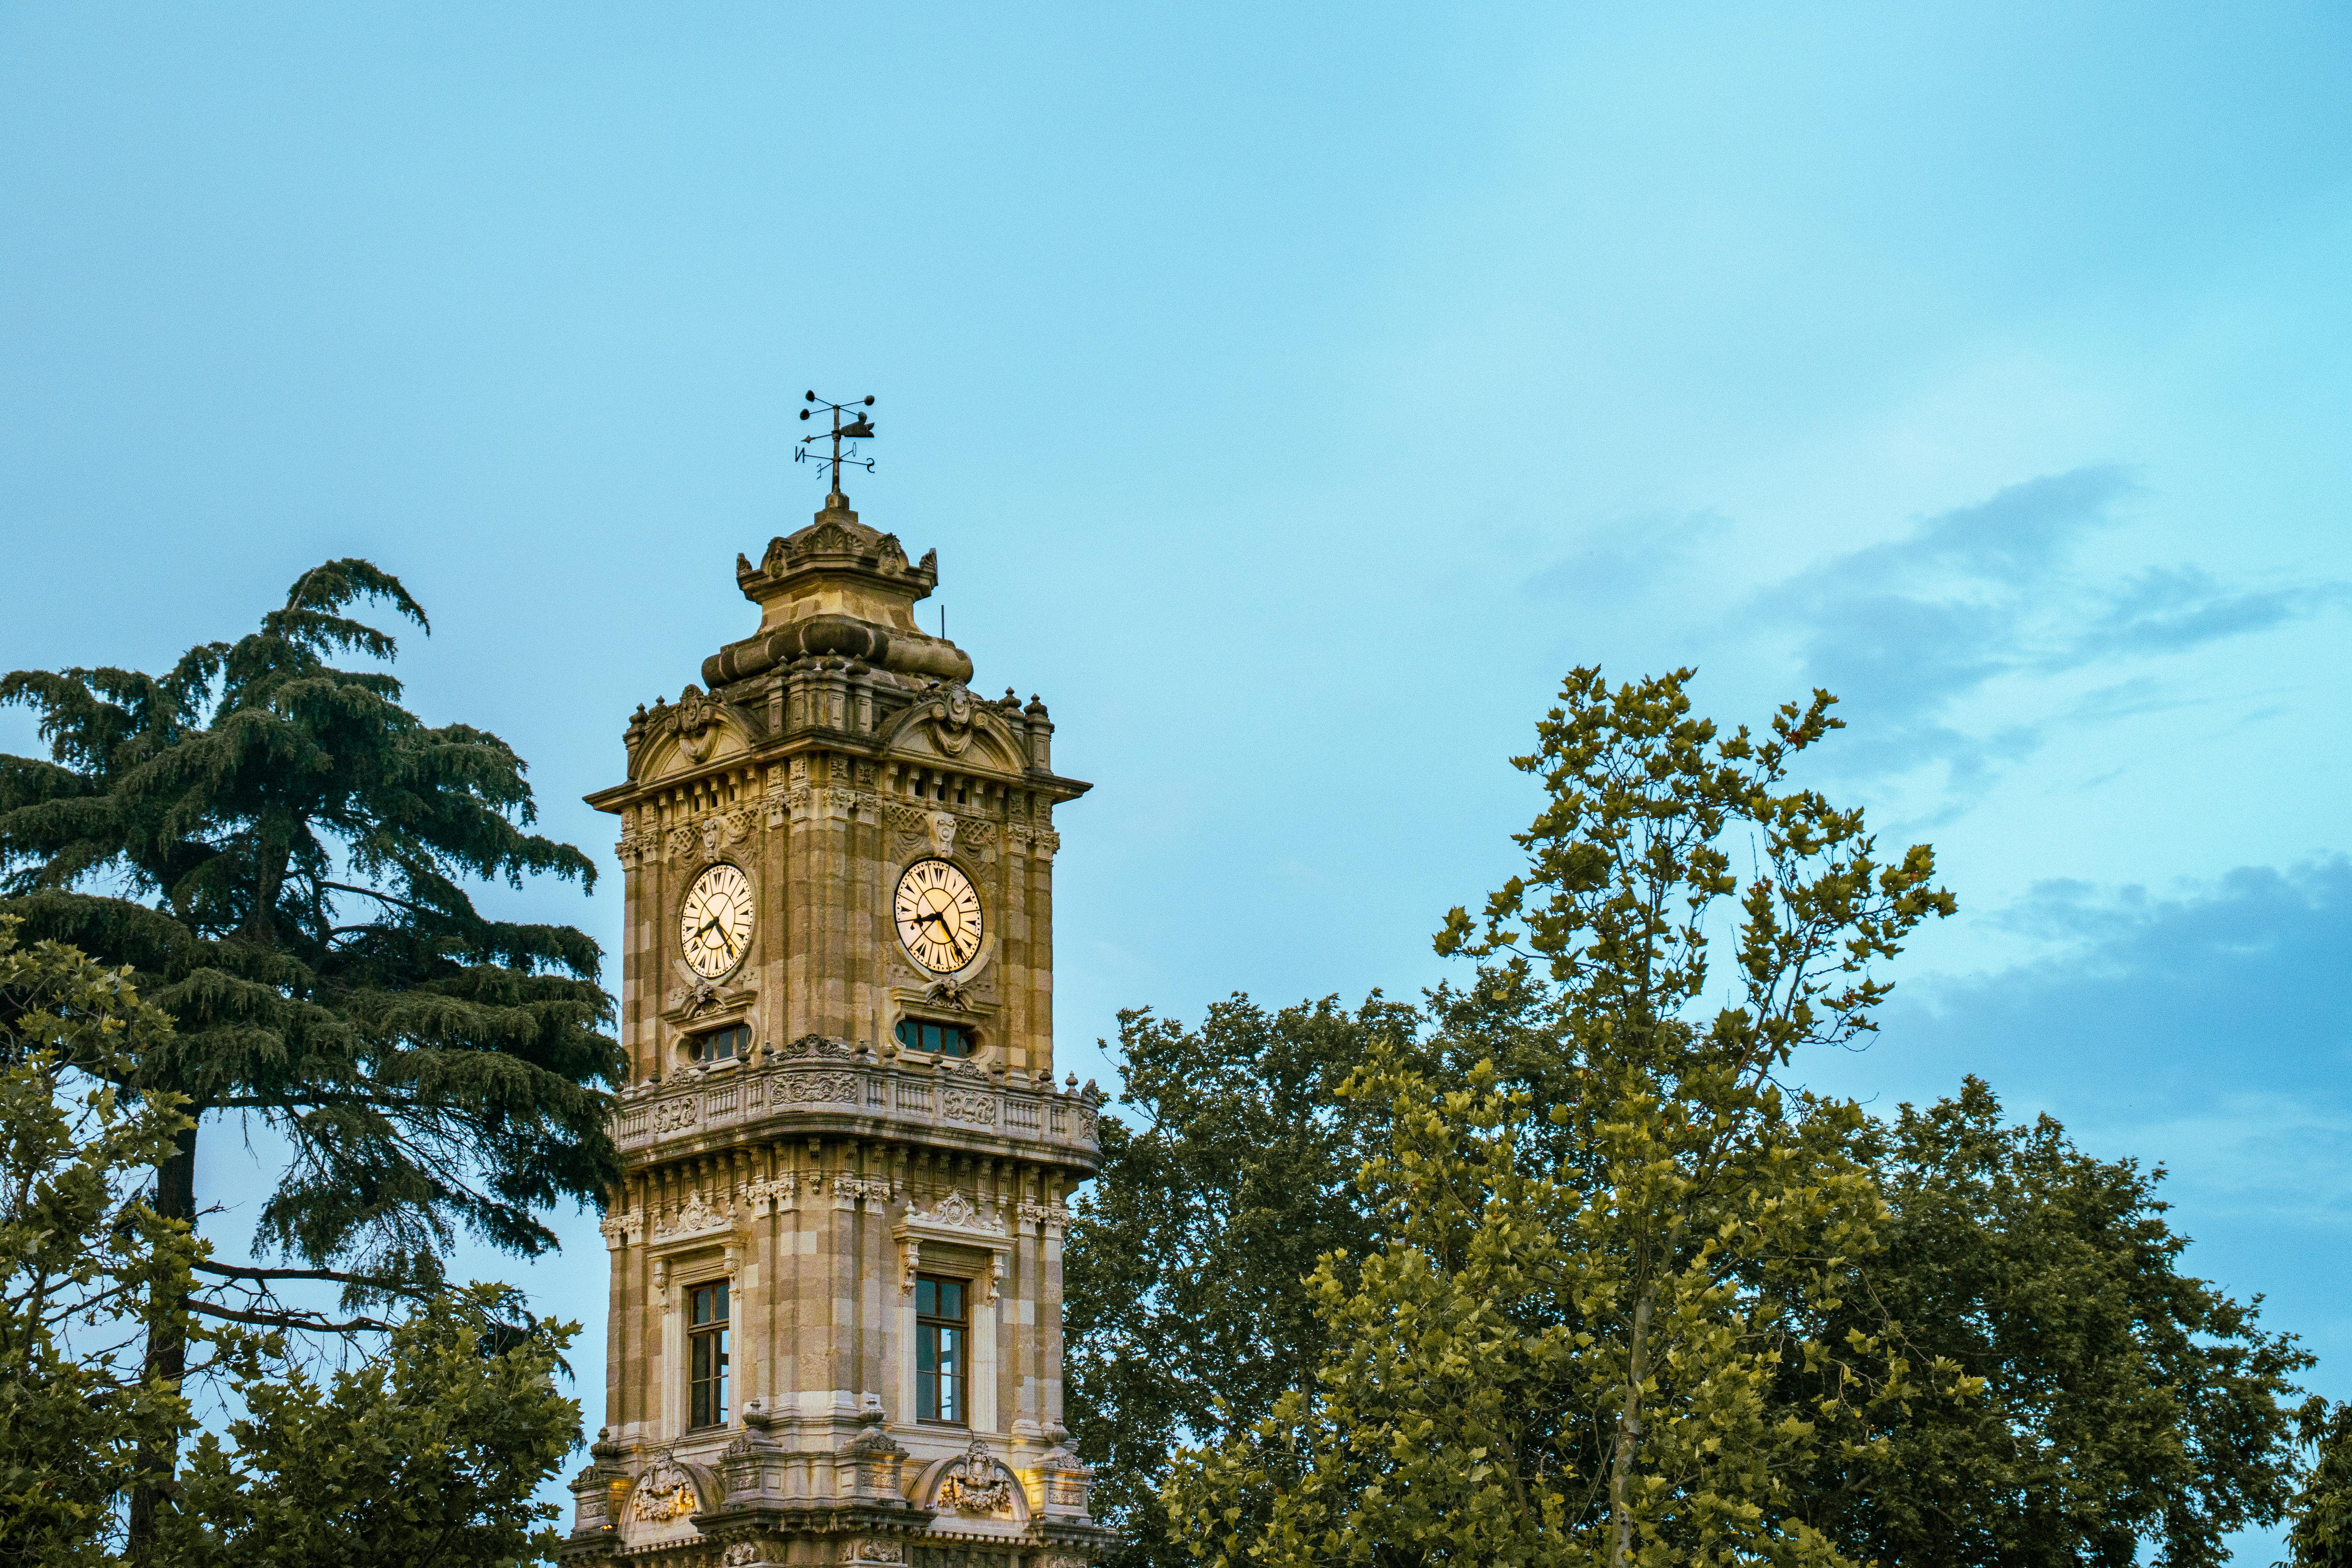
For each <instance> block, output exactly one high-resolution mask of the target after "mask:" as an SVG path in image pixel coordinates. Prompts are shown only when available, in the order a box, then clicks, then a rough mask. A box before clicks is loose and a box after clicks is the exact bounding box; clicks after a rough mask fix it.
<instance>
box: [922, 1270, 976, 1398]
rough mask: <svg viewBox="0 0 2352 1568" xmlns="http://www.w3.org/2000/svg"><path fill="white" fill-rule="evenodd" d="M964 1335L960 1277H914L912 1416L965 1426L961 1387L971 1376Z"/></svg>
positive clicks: (967, 1336) (962, 1297)
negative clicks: (913, 1392)
mask: <svg viewBox="0 0 2352 1568" xmlns="http://www.w3.org/2000/svg"><path fill="white" fill-rule="evenodd" d="M968 1338H969V1334H968V1331H967V1329H966V1327H965V1323H964V1281H963V1280H961V1279H933V1278H931V1277H930V1276H929V1275H922V1276H919V1277H918V1278H917V1279H916V1280H915V1419H917V1420H918V1421H939V1422H944V1423H948V1424H950V1425H953V1426H968V1425H970V1423H971V1415H969V1414H967V1413H966V1411H965V1410H964V1386H965V1384H967V1383H968V1382H969V1381H970V1379H971V1368H970V1367H968V1366H966V1365H965V1358H966V1356H967V1354H968V1353H969V1352H968V1351H967V1349H966V1341H967V1339H968Z"/></svg>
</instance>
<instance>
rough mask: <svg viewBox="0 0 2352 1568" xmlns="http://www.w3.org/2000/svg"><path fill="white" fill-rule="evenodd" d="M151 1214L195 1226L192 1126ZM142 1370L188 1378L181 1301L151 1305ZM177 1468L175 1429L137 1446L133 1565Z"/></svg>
mask: <svg viewBox="0 0 2352 1568" xmlns="http://www.w3.org/2000/svg"><path fill="white" fill-rule="evenodd" d="M155 1212H156V1214H157V1215H160V1216H161V1217H163V1218H164V1219H167V1220H171V1219H176V1220H183V1221H185V1222H186V1223H187V1225H188V1226H190V1227H191V1228H192V1229H193V1228H194V1226H195V1223H196V1129H195V1128H194V1126H193V1125H191V1126H190V1127H189V1128H188V1129H187V1130H186V1131H183V1132H182V1133H181V1134H180V1139H179V1146H178V1148H177V1149H175V1150H174V1151H173V1153H172V1155H171V1157H170V1158H169V1159H166V1160H165V1161H163V1163H161V1164H159V1165H157V1166H156V1167H155ZM141 1370H142V1372H143V1373H144V1374H145V1375H146V1376H148V1377H150V1378H160V1379H162V1380H163V1381H164V1382H165V1383H168V1384H171V1385H172V1386H173V1387H174V1388H177V1387H178V1386H179V1385H180V1382H181V1379H183V1378H184V1377H185V1376H186V1375H187V1371H188V1301H187V1298H186V1297H184V1296H182V1297H177V1298H174V1299H173V1300H168V1301H159V1302H157V1303H155V1315H154V1318H153V1320H152V1321H151V1322H150V1323H149V1325H148V1329H147V1355H146V1359H145V1362H144V1363H143V1364H142V1368H141ZM179 1462H180V1431H179V1428H178V1427H177V1426H170V1427H166V1428H164V1429H163V1431H161V1432H156V1433H152V1434H151V1435H149V1436H146V1437H144V1438H142V1440H141V1441H140V1444H139V1455H138V1458H137V1460H136V1462H135V1464H134V1467H133V1468H132V1472H131V1519H130V1540H129V1542H128V1543H127V1547H128V1550H127V1553H126V1554H127V1555H128V1556H129V1558H130V1560H131V1562H132V1563H144V1562H146V1561H147V1560H148V1558H149V1557H150V1555H151V1553H152V1549H153V1547H154V1542H155V1523H156V1515H157V1511H158V1510H160V1509H161V1508H162V1507H163V1498H164V1495H165V1493H166V1492H167V1491H168V1490H169V1489H170V1487H171V1484H172V1473H173V1471H174V1470H175V1469H177V1468H179Z"/></svg>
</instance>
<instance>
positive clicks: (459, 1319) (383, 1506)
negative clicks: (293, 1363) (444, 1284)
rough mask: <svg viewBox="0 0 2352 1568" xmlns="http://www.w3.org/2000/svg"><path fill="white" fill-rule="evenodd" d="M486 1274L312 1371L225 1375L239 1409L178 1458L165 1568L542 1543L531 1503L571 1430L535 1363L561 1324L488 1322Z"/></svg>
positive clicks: (460, 1556)
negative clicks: (502, 1329)
mask: <svg viewBox="0 0 2352 1568" xmlns="http://www.w3.org/2000/svg"><path fill="white" fill-rule="evenodd" d="M505 1310H507V1303H506V1302H505V1301H504V1300H502V1293H501V1292H499V1291H498V1290H496V1289H481V1288H477V1289H474V1290H472V1291H470V1292H467V1293H466V1294H464V1295H462V1296H459V1297H457V1298H456V1299H455V1300H449V1301H446V1302H436V1303H434V1304H433V1305H431V1306H429V1307H427V1308H425V1309H423V1310H419V1311H418V1312H417V1313H416V1314H415V1315H414V1316H412V1317H411V1318H410V1319H408V1320H407V1321H404V1322H402V1323H400V1324H397V1325H395V1326H394V1328H393V1330H392V1331H391V1333H390V1334H389V1335H388V1336H387V1339H386V1342H385V1343H384V1344H383V1348H382V1350H381V1351H379V1352H377V1353H375V1354H373V1355H372V1356H369V1357H368V1358H367V1359H366V1360H364V1361H362V1363H360V1364H359V1365H358V1366H357V1367H354V1368H352V1369H351V1370H348V1371H344V1372H339V1373H335V1374H334V1376H333V1377H332V1379H331V1381H330V1382H329V1383H328V1384H325V1385H323V1386H322V1385H321V1384H320V1383H318V1382H317V1381H316V1380H314V1379H313V1378H312V1377H310V1375H309V1374H308V1373H305V1372H304V1371H302V1370H301V1369H299V1368H296V1369H294V1370H293V1371H292V1372H291V1373H288V1374H285V1375H283V1376H269V1377H258V1376H256V1377H247V1378H244V1379H241V1380H239V1383H238V1386H237V1390H236V1392H237V1394H238V1396H239V1400H240V1403H242V1405H244V1406H245V1408H246V1410H247V1415H244V1416H243V1417H241V1418H240V1419H238V1420H236V1421H233V1422H231V1423H230V1424H229V1426H228V1434H227V1436H228V1440H227V1441H226V1442H223V1441H222V1440H221V1438H220V1436H217V1435H215V1434H214V1433H211V1432H206V1433H204V1434H202V1435H201V1436H199V1437H198V1438H197V1440H196V1444H195V1448H194V1452H193V1453H191V1454H190V1455H189V1456H188V1460H187V1463H186V1464H185V1465H184V1467H183V1468H182V1471H181V1475H180V1479H179V1486H178V1498H177V1500H176V1506H175V1508H174V1509H173V1511H172V1513H171V1515H170V1516H169V1518H168V1519H167V1520H166V1521H165V1523H164V1525H163V1532H162V1546H163V1557H164V1559H165V1560H166V1561H169V1562H171V1563H174V1564H177V1565H179V1568H375V1565H376V1564H380V1563H400V1564H402V1568H509V1564H513V1563H523V1562H530V1561H537V1560H542V1559H543V1558H544V1556H545V1555H546V1553H547V1552H550V1551H551V1549H552V1548H553V1547H554V1546H555V1544H556V1540H557V1537H556V1534H555V1531H553V1530H552V1529H551V1528H550V1523H551V1521H553V1520H554V1518H555V1517H556V1513H557V1510H556V1508H555V1505H553V1504H551V1503H541V1502H537V1501H534V1500H532V1492H533V1490H534V1489H536V1488H537V1487H538V1486H539V1484H540V1483H541V1481H542V1480H544V1479H547V1477H548V1476H549V1475H551V1474H552V1473H553V1472H554V1469H555V1468H556V1466H557V1465H559V1464H560V1463H562V1458H563V1456H564V1455H565V1454H566V1453H568V1452H569V1451H570V1450H571V1448H572V1445H573V1444H574V1443H576V1442H577V1441H578V1440H579V1436H580V1406H579V1405H578V1404H577V1403H576V1402H575V1401H572V1400H571V1399H567V1398H565V1397H564V1396H563V1395H562V1394H558V1393H557V1392H556V1390H555V1386H554V1383H553V1380H552V1373H553V1372H554V1370H555V1369H556V1367H557V1366H558V1365H560V1364H561V1363H560V1361H559V1357H560V1355H561V1353H562V1349H563V1347H564V1345H566V1344H567V1343H569V1342H570V1341H571V1340H572V1336H573V1335H574V1334H575V1333H577V1332H578V1325H577V1324H572V1323H559V1324H534V1325H532V1326H530V1328H529V1329H527V1330H524V1331H520V1332H516V1333H509V1334H500V1333H499V1332H497V1331H490V1330H486V1328H485V1327H484V1324H485V1323H486V1322H488V1321H491V1320H493V1319H494V1318H496V1317H497V1316H498V1315H499V1313H501V1312H503V1311H505Z"/></svg>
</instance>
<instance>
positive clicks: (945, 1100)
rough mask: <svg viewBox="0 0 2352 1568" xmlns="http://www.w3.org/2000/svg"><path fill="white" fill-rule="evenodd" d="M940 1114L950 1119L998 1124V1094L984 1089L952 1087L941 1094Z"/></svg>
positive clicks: (976, 1124) (983, 1125) (982, 1125)
mask: <svg viewBox="0 0 2352 1568" xmlns="http://www.w3.org/2000/svg"><path fill="white" fill-rule="evenodd" d="M940 1115H941V1116H944V1117H946V1118H947V1119H948V1120H949V1121H969V1122H971V1123H972V1124H973V1125H974V1126H979V1127H993V1126H995V1125H996V1096H995V1095H994V1094H993V1093H992V1092H991V1091H989V1090H987V1089H947V1090H945V1091H943V1092H942V1093H941V1094H940Z"/></svg>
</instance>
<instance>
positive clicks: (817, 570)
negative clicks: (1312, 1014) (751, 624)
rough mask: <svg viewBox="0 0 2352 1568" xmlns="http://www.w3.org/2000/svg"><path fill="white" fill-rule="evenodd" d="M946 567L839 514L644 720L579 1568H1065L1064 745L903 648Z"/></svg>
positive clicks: (1008, 704) (1072, 1541)
mask: <svg viewBox="0 0 2352 1568" xmlns="http://www.w3.org/2000/svg"><path fill="white" fill-rule="evenodd" d="M936 561H937V558H936V554H935V553H927V554H925V555H924V557H923V559H922V560H921V562H920V563H908V559H907V555H906V552H905V551H904V550H902V549H901V548H900V547H899V544H898V540H897V539H895V538H893V537H892V536H891V535H889V534H887V533H881V532H877V531H875V530H874V529H871V528H868V527H867V526H866V525H865V524H864V523H862V522H860V521H858V520H857V514H856V512H854V511H852V510H849V502H848V499H847V498H846V497H845V496H844V495H842V494H840V493H839V492H838V491H837V490H836V491H835V493H834V494H832V495H831V496H829V497H828V498H827V499H826V505H825V509H824V510H823V511H821V512H819V513H818V514H817V516H816V521H814V523H812V524H811V525H810V526H808V527H806V528H803V529H802V530H801V531H799V532H797V533H795V534H793V535H792V536H791V537H789V538H785V539H778V540H775V541H773V542H771V543H770V544H769V546H768V549H767V553H766V554H765V555H764V556H763V557H762V558H761V561H760V563H758V564H757V565H754V564H752V563H751V562H750V561H748V560H744V559H743V558H741V557H740V556H739V557H738V558H737V563H736V571H735V577H736V581H737V582H738V583H739V584H741V586H742V589H743V593H744V596H745V597H747V598H749V599H750V600H751V601H752V602H753V603H754V604H756V605H758V606H759V608H760V624H759V628H758V630H757V631H755V632H753V633H752V635H751V636H750V637H744V638H743V639H741V640H740V641H737V642H730V643H729V644H727V645H726V646H725V647H721V648H720V649H719V651H718V652H717V653H716V654H714V655H712V656H711V657H710V658H707V659H705V660H704V661H703V666H702V686H703V687H704V688H707V690H705V689H700V688H697V687H695V686H688V687H687V688H686V690H685V693H684V695H683V696H682V697H680V698H679V700H677V702H676V703H660V702H656V704H655V705H654V706H653V707H652V708H651V709H649V710H648V709H640V710H638V711H637V714H636V716H635V718H634V719H633V720H632V721H630V723H629V727H628V731H627V734H626V736H625V740H626V742H627V747H628V779H627V782H626V783H625V784H616V785H614V787H612V788H610V789H606V790H602V791H600V792H598V793H597V794H595V795H591V796H589V797H588V799H589V804H591V805H594V806H595V807H596V808H597V809H599V810H601V811H609V812H611V813H613V814H614V816H618V817H619V818H620V824H621V842H620V858H621V864H622V867H623V868H624V873H625V877H626V879H627V886H626V889H625V900H626V921H627V926H626V934H625V937H624V938H623V940H622V958H621V975H622V978H621V1040H622V1044H623V1046H624V1047H625V1050H626V1051H627V1054H628V1058H629V1078H630V1087H628V1088H627V1089H624V1090H623V1091H622V1092H621V1095H620V1097H619V1101H618V1104H617V1105H616V1106H615V1108H614V1128H613V1131H614V1140H615V1142H617V1143H618V1144H619V1147H620V1151H621V1156H622V1162H623V1168H624V1174H623V1177H622V1184H621V1186H620V1188H619V1190H618V1191H616V1192H615V1193H614V1195H613V1200H612V1203H611V1206H610V1210H609V1214H608V1216H607V1218H606V1219H605V1221H604V1237H605V1241H606V1244H607V1245H608V1246H609V1247H610V1248H611V1250H612V1265H613V1280H612V1315H611V1327H610V1330H609V1331H608V1339H607V1361H606V1368H607V1370H606V1373H605V1396H604V1397H605V1425H604V1428H603V1430H602V1431H600V1432H599V1433H598V1435H597V1440H596V1442H595V1444H594V1445H593V1447H592V1448H591V1450H590V1454H591V1457H592V1462H591V1463H590V1465H589V1466H588V1468H586V1469H585V1470H583V1472H582V1473H581V1474H580V1476H579V1478H578V1479H576V1480H574V1481H573V1483H572V1492H573V1494H574V1495H575V1497H576V1498H577V1499H578V1507H577V1510H576V1514H575V1518H574V1522H573V1526H572V1533H571V1535H570V1537H569V1539H568V1540H567V1541H566V1542H565V1546H564V1552H563V1555H564V1558H565V1560H566V1561H567V1562H568V1563H575V1564H578V1563H588V1562H591V1561H601V1560H603V1559H606V1558H615V1559H625V1560H627V1561H628V1562H630V1563H643V1564H646V1565H647V1568H652V1565H655V1564H659V1565H662V1568H686V1565H688V1564H692V1565H695V1568H703V1565H709V1568H720V1565H722V1564H723V1565H728V1568H733V1565H736V1564H742V1563H805V1564H818V1563H824V1564H838V1565H840V1568H855V1565H856V1564H892V1565H905V1568H926V1565H936V1568H1077V1565H1079V1564H1083V1563H1086V1562H1087V1561H1089V1560H1090V1558H1091V1556H1092V1555H1093V1554H1094V1553H1095V1552H1097V1551H1099V1550H1100V1548H1101V1547H1102V1546H1103V1545H1104V1544H1106V1543H1107V1542H1108V1535H1107V1533H1106V1532H1105V1531H1102V1530H1101V1529H1100V1528H1099V1527H1098V1526H1097V1525H1096V1524H1095V1523H1094V1522H1093V1521H1092V1520H1091V1519H1090V1518H1089V1517H1088V1514H1087V1482H1088V1474H1087V1469H1086V1467H1085V1466H1083V1465H1081V1464H1080V1463H1079V1462H1078V1460H1077V1458H1076V1457H1075V1456H1074V1455H1073V1454H1072V1453H1071V1451H1070V1449H1069V1447H1068V1446H1067V1443H1068V1436H1069V1434H1068V1433H1067V1431H1066V1430H1065V1428H1064V1427H1063V1426H1062V1381H1061V1379H1062V1328H1061V1318H1062V1281H1061V1250H1062V1228H1063V1223H1064V1219H1065V1210H1064V1206H1063V1205H1064V1203H1065V1201H1066V1198H1067V1196H1068V1194H1069V1193H1070V1191H1071V1189H1072V1187H1073V1186H1074V1185H1075V1184H1077V1183H1079V1182H1082V1181H1084V1180H1085V1179H1086V1178H1087V1175H1088V1174H1089V1173H1092V1171H1093V1170H1094V1167H1095V1162H1096V1149H1097V1143H1096V1117H1097V1110H1098V1109H1099V1106H1100V1103H1101V1100H1102V1099H1103V1096H1102V1094H1101V1093H1100V1091H1099V1090H1097V1089H1096V1088H1095V1087H1094V1085H1092V1084H1088V1085H1087V1086H1086V1087H1085V1088H1084V1089H1080V1088H1078V1087H1077V1084H1076V1078H1075V1075H1073V1077H1072V1078H1070V1079H1066V1080H1065V1081H1064V1082H1063V1083H1061V1084H1059V1085H1056V1084H1055V1080H1054V1032H1053V1026H1054V1013H1053V1001H1054V851H1055V847H1056V845H1057V842H1058V840H1057V838H1056V836H1055V832H1054V826H1053V813H1054V808H1055V806H1057V805H1061V804H1062V803H1063V802H1065V801H1070V800H1075V799H1076V798H1077V796H1078V795H1081V794H1083V793H1084V792H1085V791H1086V789H1087V785H1085V784H1080V783H1078V782H1077V781H1076V780H1074V779H1067V778H1064V777H1062V776H1060V775H1059V774H1057V773H1055V772H1054V766H1053V752H1052V740H1053V732H1054V727H1053V725H1052V724H1051V723H1049V722H1048V721H1047V720H1046V714H1045V705H1044V704H1043V703H1041V702H1039V701H1038V700H1036V699H1035V698H1034V697H1033V698H1031V699H1030V700H1029V701H1028V703H1027V704H1026V705H1025V706H1024V705H1023V704H1021V703H1020V702H1018V701H1017V700H1015V699H1014V697H1013V693H1012V692H1010V691H1008V692H1006V693H1005V695H1004V697H1003V699H1002V700H996V701H989V700H982V699H981V698H979V697H976V696H974V695H973V694H972V693H971V691H970V690H969V689H967V688H966V686H965V684H964V683H965V681H966V680H967V679H970V678H971V659H970V658H967V657H966V656H965V655H964V653H963V652H962V651H961V649H959V648H958V647H956V646H955V645H954V644H953V643H950V642H948V641H946V640H944V639H943V638H940V637H928V636H926V635H924V634H923V633H922V632H920V631H919V630H918V629H916V626H915V617H914V613H913V612H914V605H915V603H916V601H917V600H919V599H921V598H923V597H925V596H926V595H929V593H930V591H931V589H932V586H933V585H934V584H936V582H937V581H938V569H937V564H936Z"/></svg>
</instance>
